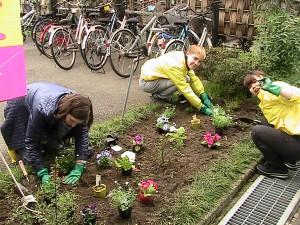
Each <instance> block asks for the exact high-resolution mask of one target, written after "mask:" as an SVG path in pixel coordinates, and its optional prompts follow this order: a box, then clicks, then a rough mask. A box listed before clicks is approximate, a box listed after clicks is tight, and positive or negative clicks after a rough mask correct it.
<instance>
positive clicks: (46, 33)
mask: <svg viewBox="0 0 300 225" xmlns="http://www.w3.org/2000/svg"><path fill="white" fill-rule="evenodd" d="M51 26H52V25H51V24H49V25H47V26H46V27H45V29H44V30H43V32H42V33H41V36H40V44H41V45H40V46H41V48H42V52H43V54H44V55H45V56H47V58H49V59H53V56H52V52H51V46H50V43H49V40H50V37H51V33H52V32H53V31H52V29H51Z"/></svg>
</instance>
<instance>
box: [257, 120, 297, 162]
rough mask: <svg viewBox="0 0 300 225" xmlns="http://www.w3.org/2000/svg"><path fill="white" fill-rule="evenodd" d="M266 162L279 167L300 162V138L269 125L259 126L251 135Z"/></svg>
mask: <svg viewBox="0 0 300 225" xmlns="http://www.w3.org/2000/svg"><path fill="white" fill-rule="evenodd" d="M251 136H252V139H253V141H254V143H255V145H256V147H257V148H258V149H259V150H260V151H261V153H262V154H263V156H264V160H265V161H268V162H272V163H274V164H276V165H278V166H283V163H284V162H288V163H295V162H297V161H299V160H300V136H296V135H295V136H292V135H289V134H287V133H285V132H283V131H280V130H277V129H275V128H273V127H271V126H269V125H257V126H255V127H253V129H252V133H251Z"/></svg>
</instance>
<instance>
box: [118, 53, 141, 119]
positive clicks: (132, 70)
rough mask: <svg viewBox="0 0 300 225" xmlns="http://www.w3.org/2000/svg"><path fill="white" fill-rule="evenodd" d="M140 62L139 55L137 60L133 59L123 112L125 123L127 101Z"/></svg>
mask: <svg viewBox="0 0 300 225" xmlns="http://www.w3.org/2000/svg"><path fill="white" fill-rule="evenodd" d="M138 61H139V55H138V56H137V57H136V58H135V59H133V63H132V65H131V71H130V76H129V81H128V87H127V93H126V98H125V102H124V105H123V110H122V121H123V118H124V114H125V109H126V105H127V100H128V95H129V90H130V86H131V81H132V77H133V74H134V68H135V65H136V63H137V62H138Z"/></svg>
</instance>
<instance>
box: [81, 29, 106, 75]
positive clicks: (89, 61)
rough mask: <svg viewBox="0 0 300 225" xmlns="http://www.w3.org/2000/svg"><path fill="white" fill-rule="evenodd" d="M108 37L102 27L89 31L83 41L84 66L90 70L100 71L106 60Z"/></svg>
mask: <svg viewBox="0 0 300 225" xmlns="http://www.w3.org/2000/svg"><path fill="white" fill-rule="evenodd" d="M107 41H108V37H107V35H106V33H105V29H104V28H103V27H97V28H96V29H95V30H93V31H91V32H90V33H89V34H88V35H87V36H86V37H85V39H84V41H83V54H84V61H85V63H86V65H87V66H88V67H89V68H90V69H91V70H99V69H101V68H102V67H103V66H104V64H105V62H106V59H107Z"/></svg>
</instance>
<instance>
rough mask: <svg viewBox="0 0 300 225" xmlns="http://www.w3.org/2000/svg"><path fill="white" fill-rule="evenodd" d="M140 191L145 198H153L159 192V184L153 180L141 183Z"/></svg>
mask: <svg viewBox="0 0 300 225" xmlns="http://www.w3.org/2000/svg"><path fill="white" fill-rule="evenodd" d="M139 187H140V191H141V192H142V193H143V194H144V195H145V196H151V195H153V194H155V193H156V192H157V190H158V184H157V183H156V182H155V181H154V180H152V179H148V180H143V181H141V182H140V183H139Z"/></svg>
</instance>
